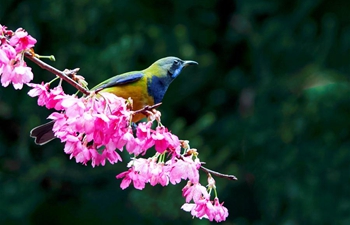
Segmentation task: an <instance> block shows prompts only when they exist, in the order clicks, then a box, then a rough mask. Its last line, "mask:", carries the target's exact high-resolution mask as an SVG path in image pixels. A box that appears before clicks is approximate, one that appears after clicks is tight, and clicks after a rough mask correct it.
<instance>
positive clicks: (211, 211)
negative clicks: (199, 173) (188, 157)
mask: <svg viewBox="0 0 350 225" xmlns="http://www.w3.org/2000/svg"><path fill="white" fill-rule="evenodd" d="M210 180H212V181H214V179H213V178H212V177H211V176H210V175H209V179H208V183H209V185H208V189H209V193H208V191H207V189H206V188H205V187H204V186H202V185H201V184H200V183H193V182H191V181H188V183H187V185H186V186H185V187H184V188H183V189H182V195H183V196H184V197H185V198H186V203H185V204H183V205H182V207H181V209H183V210H184V211H186V212H191V215H192V216H193V217H197V218H200V219H202V218H205V219H208V220H210V221H213V220H215V221H216V222H221V221H225V220H226V218H227V217H228V210H227V208H226V207H225V206H223V204H224V203H220V202H219V198H218V197H217V196H216V187H215V185H210V183H211V181H210ZM214 183H215V181H214ZM213 189H214V191H215V198H214V201H211V200H210V192H211V190H213ZM191 201H193V203H189V202H191Z"/></svg>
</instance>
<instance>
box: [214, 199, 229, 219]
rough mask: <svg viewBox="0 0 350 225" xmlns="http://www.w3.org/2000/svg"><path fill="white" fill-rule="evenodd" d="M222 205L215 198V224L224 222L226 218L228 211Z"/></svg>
mask: <svg viewBox="0 0 350 225" xmlns="http://www.w3.org/2000/svg"><path fill="white" fill-rule="evenodd" d="M223 204H224V203H221V204H220V203H219V199H218V198H215V199H214V209H215V213H214V220H215V221H216V222H221V221H225V220H226V218H227V217H228V210H227V208H226V207H225V206H223Z"/></svg>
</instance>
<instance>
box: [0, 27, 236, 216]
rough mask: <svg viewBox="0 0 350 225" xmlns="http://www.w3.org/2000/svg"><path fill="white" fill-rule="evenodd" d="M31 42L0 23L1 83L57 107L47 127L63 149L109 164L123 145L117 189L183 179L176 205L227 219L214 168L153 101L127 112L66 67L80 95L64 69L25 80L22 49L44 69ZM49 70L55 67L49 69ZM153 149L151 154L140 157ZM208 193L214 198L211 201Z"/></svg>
mask: <svg viewBox="0 0 350 225" xmlns="http://www.w3.org/2000/svg"><path fill="white" fill-rule="evenodd" d="M35 43H36V40H35V39H34V38H33V37H32V36H30V35H29V34H28V33H27V32H26V31H25V30H24V29H22V28H19V29H17V30H16V31H15V32H13V31H11V30H8V29H7V28H6V27H5V26H2V25H0V82H1V84H2V86H4V87H6V86H8V85H10V84H12V85H13V86H14V88H15V89H21V88H22V87H23V84H27V85H28V86H29V87H30V88H31V90H30V91H29V92H28V95H29V96H30V97H38V100H37V103H38V105H39V106H44V107H46V108H47V109H55V110H56V112H53V113H51V114H50V115H49V116H48V119H51V120H52V121H53V124H52V125H53V126H52V131H53V133H54V135H55V137H57V138H59V139H60V140H61V142H62V143H64V152H65V153H66V154H68V155H70V158H71V159H72V158H74V159H75V161H76V162H77V163H82V164H84V165H87V164H88V163H91V165H92V166H93V167H95V166H99V165H102V166H104V165H105V164H106V162H109V163H111V164H114V163H117V162H120V161H122V158H121V156H120V152H122V151H124V149H125V150H126V152H127V153H129V154H130V155H132V157H131V160H130V162H129V163H128V165H127V167H128V170H127V171H124V172H122V173H120V174H118V175H117V176H116V178H117V179H122V181H121V184H120V187H121V188H122V189H125V188H127V187H129V186H130V185H131V184H132V185H133V186H134V187H135V188H136V189H139V190H142V189H144V188H145V186H146V184H150V185H152V186H155V185H157V184H160V185H162V186H167V185H169V184H177V183H180V182H181V181H182V180H186V181H187V184H186V186H185V187H184V188H183V189H182V195H183V197H184V198H185V203H184V204H183V206H182V207H181V208H182V209H183V210H184V211H187V212H190V213H191V215H192V216H194V217H198V218H200V219H201V218H206V219H208V220H210V221H213V220H215V221H216V222H221V221H224V220H226V218H227V216H228V210H227V208H226V207H224V206H223V203H220V202H219V199H218V197H217V192H216V185H215V180H214V179H213V178H212V177H211V175H210V173H213V174H215V171H211V170H209V169H206V168H204V167H203V166H202V162H201V161H200V159H199V157H198V152H197V150H196V149H192V148H190V146H189V141H182V140H180V139H179V138H178V137H177V136H176V135H174V134H172V133H171V132H170V131H169V130H168V128H166V127H164V126H163V125H162V124H161V122H160V121H161V119H160V117H161V114H160V112H159V111H157V110H155V109H154V108H156V106H157V105H154V106H153V107H151V106H150V107H149V108H147V107H145V108H144V109H142V110H138V111H132V100H125V99H123V98H120V97H118V96H116V95H114V94H111V93H107V92H98V93H96V92H94V91H88V90H87V88H86V86H87V83H86V81H85V80H84V78H83V77H82V76H80V75H76V74H75V73H76V71H77V70H73V72H72V71H69V70H68V72H70V74H71V75H72V77H73V79H71V81H70V82H71V83H70V82H68V83H70V84H71V85H73V86H74V84H75V83H76V82H78V83H79V84H82V85H83V87H81V88H78V87H77V86H74V87H76V88H77V89H78V90H79V91H80V92H81V93H83V95H82V96H78V95H77V94H75V95H70V94H66V93H65V92H64V90H63V88H62V86H61V82H62V79H64V75H66V74H65V73H66V70H65V71H64V72H62V74H63V78H62V75H60V73H55V74H56V75H57V76H59V77H60V78H61V80H60V83H59V85H58V86H55V87H53V88H52V87H51V85H52V81H51V82H49V83H43V82H42V83H41V84H34V83H29V82H30V81H31V80H32V79H33V73H32V69H31V68H30V67H28V66H27V64H26V62H25V61H24V60H23V58H24V55H25V54H26V56H27V57H28V55H29V56H30V57H31V58H30V59H31V60H32V61H34V62H35V63H37V64H38V65H40V66H41V68H46V69H47V68H48V67H43V65H44V63H43V62H42V61H41V63H38V62H39V61H40V60H39V59H38V58H37V55H36V54H34V53H33V54H32V52H31V51H30V49H31V48H33V47H34V45H35ZM38 57H39V56H38ZM33 59H35V60H33ZM46 66H47V64H46ZM51 68H52V67H51ZM47 70H48V69H47ZM49 71H50V70H49ZM52 71H58V70H57V69H55V68H53V69H52V70H51V72H52ZM59 72H60V71H59ZM53 73H54V72H53ZM56 79H58V77H57V78H55V79H54V80H56ZM65 80H66V81H69V79H65ZM74 82H75V83H74ZM150 109H152V110H150ZM140 112H141V113H145V114H147V121H146V122H140V123H138V124H137V125H135V124H133V123H132V122H131V121H132V119H133V116H134V115H135V114H136V113H140ZM153 127H154V128H153ZM50 128H51V127H50ZM152 150H154V151H153V156H151V157H148V158H145V157H143V156H144V155H145V154H146V153H149V151H152ZM151 155H152V154H151ZM200 169H202V170H204V171H205V172H206V173H207V175H208V185H207V186H203V185H201V184H200V179H199V178H200V177H199V170H200ZM216 173H217V172H216ZM217 174H218V173H217ZM217 174H216V175H217ZM221 176H223V175H222V174H221ZM231 178H232V177H231ZM234 178H235V177H234ZM212 193H214V195H215V197H214V200H210V197H211V194H212Z"/></svg>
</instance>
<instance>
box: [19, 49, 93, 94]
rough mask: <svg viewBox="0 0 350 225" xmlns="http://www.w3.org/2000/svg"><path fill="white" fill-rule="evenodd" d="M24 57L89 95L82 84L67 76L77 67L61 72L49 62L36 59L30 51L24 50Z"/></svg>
mask: <svg viewBox="0 0 350 225" xmlns="http://www.w3.org/2000/svg"><path fill="white" fill-rule="evenodd" d="M24 55H25V57H27V58H28V59H29V60H31V61H32V62H34V63H35V64H37V65H38V66H39V67H40V68H42V69H44V70H47V71H49V72H50V73H53V74H55V75H56V76H58V77H60V78H61V79H63V80H65V81H67V82H68V83H69V84H70V85H72V86H73V87H75V88H76V89H77V90H78V91H80V92H81V93H83V94H85V95H89V94H90V92H89V91H88V90H87V89H85V88H84V87H83V86H81V85H80V84H78V83H77V82H75V81H74V80H73V79H72V78H70V77H69V76H72V75H73V74H75V73H76V71H77V69H74V70H70V71H69V73H65V72H62V71H60V70H58V69H56V68H55V67H52V66H50V65H49V64H47V63H45V62H43V61H42V60H40V59H38V58H37V57H35V56H34V54H33V53H32V52H30V51H26V52H25V53H24Z"/></svg>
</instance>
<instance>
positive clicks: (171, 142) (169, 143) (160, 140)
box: [152, 126, 180, 153]
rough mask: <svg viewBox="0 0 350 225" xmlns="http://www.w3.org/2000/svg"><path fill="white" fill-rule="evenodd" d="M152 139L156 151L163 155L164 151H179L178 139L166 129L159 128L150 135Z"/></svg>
mask: <svg viewBox="0 0 350 225" xmlns="http://www.w3.org/2000/svg"><path fill="white" fill-rule="evenodd" d="M152 139H153V140H154V142H155V148H156V151H157V152H159V153H164V151H165V150H167V149H169V150H174V151H176V152H177V151H179V150H180V142H179V139H178V138H177V137H176V136H175V135H173V134H171V133H170V132H169V131H168V129H167V128H166V127H162V126H159V127H157V128H156V130H155V131H154V132H153V134H152Z"/></svg>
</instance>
